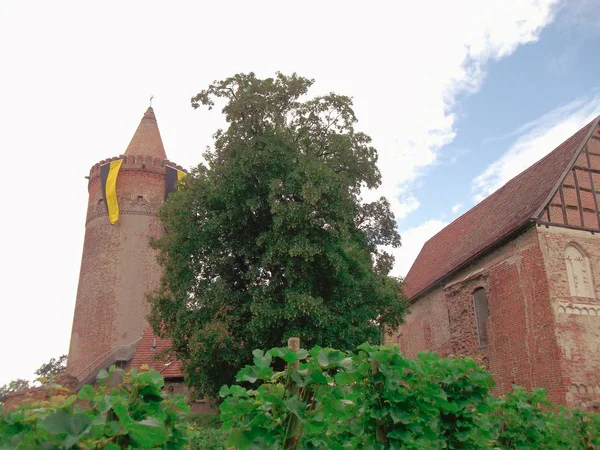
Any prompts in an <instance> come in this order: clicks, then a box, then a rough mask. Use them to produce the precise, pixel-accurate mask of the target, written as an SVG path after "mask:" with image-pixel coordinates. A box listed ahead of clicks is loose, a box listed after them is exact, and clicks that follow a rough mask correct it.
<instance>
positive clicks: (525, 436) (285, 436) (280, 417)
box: [220, 344, 600, 449]
mask: <svg viewBox="0 0 600 450" xmlns="http://www.w3.org/2000/svg"><path fill="white" fill-rule="evenodd" d="M253 354H254V365H252V366H246V367H245V368H244V369H242V370H241V371H240V372H239V373H238V375H237V381H238V383H239V385H234V386H231V387H228V386H223V388H222V389H221V392H220V395H221V396H222V397H223V398H224V401H223V403H222V405H221V419H222V420H223V421H224V423H223V428H224V429H226V430H228V431H229V436H228V440H227V445H229V446H234V447H236V448H240V449H247V448H256V449H258V448H261V449H263V448H264V449H279V448H284V449H296V448H301V449H313V448H331V449H342V448H344V449H345V448H357V449H363V448H364V449H384V448H385V449H387V448H389V449H441V448H448V449H488V448H501V449H540V448H544V449H595V448H600V417H599V416H598V415H594V414H588V413H585V412H583V411H578V410H573V411H568V410H566V409H562V410H559V411H557V409H556V408H554V406H553V405H552V404H551V403H550V402H548V401H547V399H546V394H545V392H543V391H540V390H537V391H534V392H526V391H525V390H524V389H522V388H516V389H515V390H514V391H513V392H511V393H508V394H506V395H505V396H503V397H502V398H500V399H497V398H494V397H492V396H491V395H490V394H489V389H490V388H491V387H492V386H493V381H492V377H491V375H490V374H489V373H487V372H486V371H485V370H483V369H482V368H481V367H479V366H478V365H477V364H476V363H475V362H474V361H473V360H472V359H470V358H465V359H451V358H441V357H439V356H438V355H436V354H434V353H427V352H426V353H422V354H420V355H419V357H418V359H416V360H415V359H409V358H406V357H404V356H402V355H401V354H400V353H399V352H398V349H397V348H394V347H384V346H370V345H367V344H363V345H362V346H360V347H359V348H358V350H357V352H356V353H351V352H341V351H338V350H333V349H329V348H320V347H315V348H313V349H312V350H310V351H307V350H300V351H299V352H297V353H296V352H294V351H292V350H290V349H287V348H275V349H271V350H269V351H267V352H266V353H264V352H262V351H261V350H255V351H254V353H253ZM278 359H280V360H283V361H284V362H285V363H287V365H288V368H287V369H285V370H280V371H277V370H274V369H273V367H274V366H279V367H281V364H280V363H278V362H277V360H278Z"/></svg>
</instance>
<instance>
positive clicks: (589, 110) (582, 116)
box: [473, 90, 600, 201]
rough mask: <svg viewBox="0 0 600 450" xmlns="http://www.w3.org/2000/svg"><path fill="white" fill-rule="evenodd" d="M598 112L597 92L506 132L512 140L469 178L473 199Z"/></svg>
mask: <svg viewBox="0 0 600 450" xmlns="http://www.w3.org/2000/svg"><path fill="white" fill-rule="evenodd" d="M598 114H600V91H598V90H596V91H595V92H593V93H592V95H590V96H588V97H585V98H580V99H577V100H575V101H573V102H571V103H569V104H567V105H564V106H561V107H559V108H556V109H554V110H552V111H550V112H549V113H547V114H545V115H543V116H542V117H540V118H539V119H536V120H535V121H532V122H529V123H527V124H525V125H523V126H521V127H519V128H518V130H517V131H516V132H514V133H511V134H510V135H518V136H519V137H518V138H517V139H516V141H515V142H514V143H513V144H512V145H511V146H510V147H509V148H508V150H507V151H506V152H505V153H504V154H503V155H502V156H501V157H500V158H499V159H498V160H496V161H494V162H493V163H492V164H490V165H489V166H488V167H487V168H486V169H485V170H484V171H483V173H482V174H481V175H479V176H478V177H477V178H475V179H474V180H473V191H474V193H475V196H474V197H475V200H476V201H481V200H482V199H483V198H485V197H487V196H488V195H490V194H491V193H492V192H494V191H495V190H497V189H498V188H499V187H501V186H502V185H504V184H505V183H506V182H507V181H509V180H510V179H511V178H513V177H514V176H516V175H518V174H519V173H521V172H522V171H523V170H525V169H526V168H527V167H529V166H531V165H532V164H533V163H535V162H536V161H538V160H540V159H541V158H542V157H544V156H545V155H547V154H548V153H550V152H551V151H552V150H554V149H555V148H556V147H557V146H558V145H559V144H561V143H562V142H563V141H565V140H566V139H568V138H569V137H570V136H572V135H573V134H574V133H575V132H576V131H577V130H579V129H580V128H581V127H582V126H584V125H585V124H586V123H588V122H590V121H591V120H592V119H593V118H594V117H596V116H597V115H598Z"/></svg>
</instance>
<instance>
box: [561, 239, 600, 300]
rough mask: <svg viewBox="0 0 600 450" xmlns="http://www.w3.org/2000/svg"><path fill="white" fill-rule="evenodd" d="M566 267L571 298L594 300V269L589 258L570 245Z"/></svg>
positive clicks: (567, 249)
mask: <svg viewBox="0 0 600 450" xmlns="http://www.w3.org/2000/svg"><path fill="white" fill-rule="evenodd" d="M565 265H566V266H567V278H568V279H569V290H570V291H571V296H573V297H588V298H594V297H595V295H594V283H593V281H592V269H591V266H590V260H589V259H588V257H587V256H585V255H584V254H583V252H582V251H581V250H579V249H578V248H577V247H576V246H575V245H573V244H570V245H569V246H567V248H566V250H565Z"/></svg>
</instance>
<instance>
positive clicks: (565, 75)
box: [399, 2, 600, 275]
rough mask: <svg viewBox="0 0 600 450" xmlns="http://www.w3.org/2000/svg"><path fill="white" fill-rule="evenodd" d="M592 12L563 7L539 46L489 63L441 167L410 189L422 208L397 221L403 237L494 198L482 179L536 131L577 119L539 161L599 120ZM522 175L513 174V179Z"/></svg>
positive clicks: (585, 6) (597, 33) (458, 105)
mask: <svg viewBox="0 0 600 450" xmlns="http://www.w3.org/2000/svg"><path fill="white" fill-rule="evenodd" d="M591 8H592V5H591V2H582V3H581V4H580V5H579V9H578V10H575V11H573V10H569V9H568V8H566V5H563V7H562V8H560V9H558V11H557V13H556V17H555V19H554V21H553V22H551V23H550V24H549V25H547V26H546V27H545V28H544V29H543V31H542V32H541V33H540V35H539V38H538V40H536V41H535V42H532V43H528V44H526V45H522V46H519V47H518V48H517V49H516V50H515V51H514V53H512V54H511V55H510V56H508V57H505V58H502V59H499V60H494V61H490V62H489V63H488V65H487V67H486V69H485V77H484V79H483V81H482V83H481V86H480V88H479V89H478V90H477V91H476V92H462V93H461V94H459V95H458V96H457V98H456V100H455V104H454V106H455V108H454V114H455V117H456V121H455V130H456V136H455V137H454V139H453V140H452V142H450V143H449V144H447V145H445V146H443V147H441V148H440V149H439V156H438V158H437V161H436V162H435V163H434V164H432V165H430V166H428V167H425V168H424V169H423V170H422V176H420V177H419V178H418V179H417V180H416V182H414V183H412V186H411V188H410V194H411V195H412V196H414V197H415V198H416V199H417V200H418V202H419V204H420V205H419V207H418V208H416V209H415V210H414V211H412V212H411V213H410V214H408V215H407V216H406V217H404V218H403V219H401V220H400V221H399V227H400V229H401V230H404V231H406V230H411V229H414V228H416V227H419V226H422V225H423V224H424V223H426V222H427V221H435V222H436V223H437V224H438V226H437V227H434V229H435V230H437V229H439V228H440V227H441V226H442V225H443V224H445V223H448V222H450V221H452V220H453V219H455V218H456V217H458V216H459V215H460V214H462V213H464V212H465V211H466V210H468V209H469V208H470V207H472V206H474V205H475V204H476V203H477V202H478V200H480V199H481V198H482V197H483V196H485V195H487V194H488V193H489V192H485V189H483V190H482V188H477V185H476V184H477V183H476V179H477V177H479V176H480V175H481V174H482V173H484V172H485V171H486V169H488V167H490V166H491V165H493V163H494V162H496V161H498V160H499V159H501V158H502V156H503V155H504V154H505V153H506V152H508V151H509V150H510V148H511V146H513V145H514V144H515V143H516V142H517V141H519V139H523V138H524V137H525V139H524V141H525V142H522V145H524V146H526V144H527V139H526V135H527V133H528V132H530V131H531V130H532V129H537V130H538V131H539V132H542V133H544V132H545V133H548V132H549V130H551V129H552V128H553V127H557V126H559V125H562V124H564V121H566V120H568V119H572V120H573V119H574V120H573V123H572V125H571V126H569V127H567V129H566V130H565V132H563V133H559V134H558V140H557V139H556V138H554V136H549V137H548V138H547V139H544V140H543V144H548V145H547V146H546V149H547V151H544V150H543V149H540V150H538V152H537V153H536V155H537V156H540V157H541V156H543V154H544V153H547V152H549V151H551V150H552V149H553V148H555V147H556V146H557V145H558V144H560V142H562V138H566V137H568V136H570V134H572V133H571V130H573V129H577V127H579V126H582V125H584V123H585V122H584V121H585V120H587V119H588V118H590V115H592V116H594V115H597V114H600V97H599V95H598V94H599V89H600V78H599V77H598V74H600V58H598V57H595V56H594V55H596V54H597V52H598V50H597V49H598V44H599V43H600V27H599V26H598V24H594V23H593V22H592V20H593V19H591V18H590V19H589V21H588V17H586V16H587V15H588V14H590V13H591ZM573 116H575V117H573ZM544 117H545V120H544ZM573 127H575V128H573ZM530 158H531V157H530ZM522 159H523V160H524V161H525V162H524V163H523V164H524V166H523V168H524V167H526V166H528V165H529V162H533V161H531V160H530V159H528V158H527V157H525V156H523V157H522ZM537 159H539V158H535V159H534V161H535V160H537ZM520 171H521V170H517V169H515V170H512V171H511V170H509V171H508V172H509V173H510V175H512V176H514V175H516V174H517V173H519V172H520ZM509 178H510V177H509ZM509 178H502V181H507V179H509ZM500 184H503V183H500ZM495 187H499V186H497V185H496V186H495ZM488 191H489V189H488ZM409 233H410V232H409ZM429 234H431V233H429ZM399 255H401V253H400V254H399ZM410 256H411V258H409V259H411V260H412V256H413V255H412V254H411V255H410ZM404 267H405V268H406V267H408V265H405V266H404ZM405 271H406V269H404V271H403V272H402V273H400V274H401V275H405Z"/></svg>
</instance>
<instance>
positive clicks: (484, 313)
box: [473, 288, 490, 348]
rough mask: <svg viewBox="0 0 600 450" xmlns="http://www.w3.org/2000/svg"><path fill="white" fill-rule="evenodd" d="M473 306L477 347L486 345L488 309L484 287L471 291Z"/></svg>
mask: <svg viewBox="0 0 600 450" xmlns="http://www.w3.org/2000/svg"><path fill="white" fill-rule="evenodd" d="M473 307H474V308H475V321H476V323H477V336H478V337H479V348H483V347H487V344H488V335H487V322H488V317H489V315H490V313H489V310H488V298H487V295H486V293H485V289H484V288H479V289H477V290H475V292H473Z"/></svg>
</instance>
